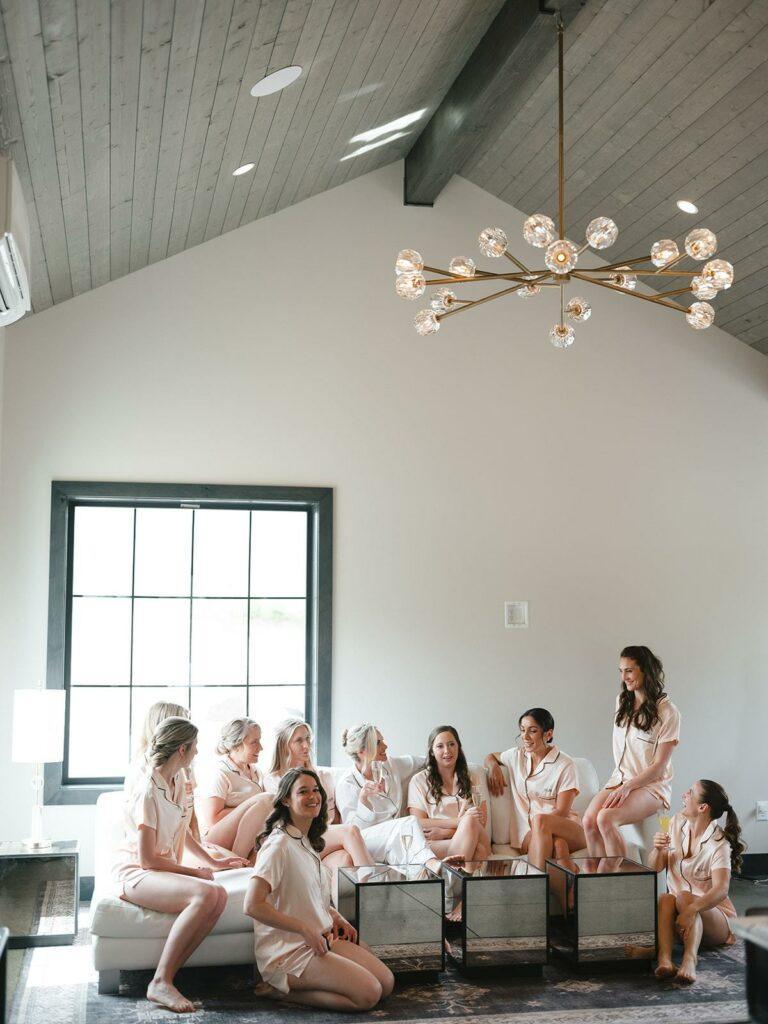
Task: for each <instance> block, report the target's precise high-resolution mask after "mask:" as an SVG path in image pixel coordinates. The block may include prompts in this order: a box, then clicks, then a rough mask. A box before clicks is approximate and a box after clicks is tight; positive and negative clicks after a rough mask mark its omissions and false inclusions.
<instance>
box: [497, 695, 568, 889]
mask: <svg viewBox="0 0 768 1024" xmlns="http://www.w3.org/2000/svg"><path fill="white" fill-rule="evenodd" d="M518 727H519V729H520V741H521V745H520V746H516V747H511V748H510V749H509V750H505V751H504V753H502V754H489V755H488V757H486V759H485V764H486V767H487V769H488V788H489V789H490V791H491V793H492V794H493V795H494V796H500V795H501V794H502V793H503V792H504V777H503V775H502V773H501V765H502V764H503V765H504V766H505V767H506V768H507V770H508V772H509V779H510V790H511V797H512V811H513V817H512V828H513V829H514V830H515V833H514V834H511V835H510V839H509V841H510V844H511V845H512V846H516V847H517V848H518V849H519V850H520V852H521V853H524V854H526V855H527V857H528V860H529V861H530V862H531V863H532V864H535V865H536V867H537V868H540V869H541V870H542V871H544V870H545V863H546V860H547V858H548V857H552V856H553V855H554V856H555V857H567V856H568V855H569V853H575V852H576V850H581V849H583V848H584V847H585V846H586V839H585V836H584V829H583V828H582V826H581V819H580V818H579V816H578V814H577V813H576V812H575V811H574V810H573V801H574V800H575V799H576V797H577V796H578V794H579V783H578V778H577V776H576V768H575V766H574V763H573V760H572V758H570V757H569V756H568V755H567V754H566V753H564V752H563V751H562V750H558V748H557V747H556V746H555V745H554V743H553V742H552V740H553V738H554V733H555V720H554V718H553V717H552V715H551V714H550V712H549V711H547V710H546V708H530V709H529V710H528V711H524V712H523V714H522V715H521V716H520V719H519V721H518Z"/></svg>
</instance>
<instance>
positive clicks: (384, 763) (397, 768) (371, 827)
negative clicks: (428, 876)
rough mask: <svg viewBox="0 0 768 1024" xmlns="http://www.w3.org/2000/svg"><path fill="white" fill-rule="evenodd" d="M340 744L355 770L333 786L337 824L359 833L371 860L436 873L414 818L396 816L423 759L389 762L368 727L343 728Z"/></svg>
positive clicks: (379, 739) (435, 862) (392, 759)
mask: <svg viewBox="0 0 768 1024" xmlns="http://www.w3.org/2000/svg"><path fill="white" fill-rule="evenodd" d="M341 742H342V745H343V746H344V750H345V752H346V753H347V754H348V755H349V757H351V758H352V761H353V762H354V767H352V768H350V769H349V771H348V772H346V773H345V774H344V775H342V777H341V778H340V779H339V781H338V782H337V783H336V806H337V807H338V809H339V813H340V815H341V820H342V821H343V822H345V823H346V824H352V825H356V826H357V827H358V828H359V829H360V831H361V832H362V834H363V839H364V841H365V845H366V847H367V848H368V852H369V853H370V855H371V856H372V857H373V859H374V860H375V861H377V862H384V863H386V864H405V863H406V862H410V863H413V864H428V865H430V866H431V867H433V868H434V869H438V868H439V861H438V859H437V858H436V856H435V853H434V851H433V850H432V849H430V847H429V845H428V843H427V840H426V838H425V836H424V832H423V831H422V828H421V823H420V822H419V821H418V819H417V818H415V817H413V816H412V815H409V816H407V817H400V815H401V814H402V813H403V805H404V803H405V794H406V791H407V788H408V779H409V778H410V777H411V775H412V774H413V772H414V770H415V769H417V768H421V766H422V765H423V764H424V758H417V757H411V756H403V757H387V744H386V743H385V742H384V737H383V736H382V735H381V733H380V732H379V730H378V729H377V728H376V726H375V725H371V724H369V723H367V722H365V723H362V724H361V725H356V726H354V727H353V728H351V729H345V730H344V732H343V734H342V737H341ZM374 773H375V774H376V775H377V776H378V777H377V778H375V777H374ZM406 844H407V845H406Z"/></svg>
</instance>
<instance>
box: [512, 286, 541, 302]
mask: <svg viewBox="0 0 768 1024" xmlns="http://www.w3.org/2000/svg"><path fill="white" fill-rule="evenodd" d="M540 291H541V287H540V286H539V285H537V284H524V285H523V287H522V288H518V289H517V294H518V295H519V296H520V298H521V299H527V298H528V297H529V296H531V295H538V294H539V292H540Z"/></svg>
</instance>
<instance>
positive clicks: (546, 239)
mask: <svg viewBox="0 0 768 1024" xmlns="http://www.w3.org/2000/svg"><path fill="white" fill-rule="evenodd" d="M523 238H524V239H525V240H526V242H528V244H529V245H535V246H536V248H537V249H546V247H547V246H548V245H550V244H551V243H552V242H554V240H555V239H556V238H557V234H556V232H555V222H554V221H553V220H552V218H551V217H547V216H546V214H543V213H534V214H533V216H532V217H529V218H528V219H527V220H526V222H525V224H523Z"/></svg>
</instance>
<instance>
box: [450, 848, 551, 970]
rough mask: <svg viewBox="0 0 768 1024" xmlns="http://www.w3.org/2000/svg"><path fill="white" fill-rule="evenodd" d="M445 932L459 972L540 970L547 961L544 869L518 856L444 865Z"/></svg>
mask: <svg viewBox="0 0 768 1024" xmlns="http://www.w3.org/2000/svg"><path fill="white" fill-rule="evenodd" d="M444 870H445V872H446V911H447V912H448V913H449V914H451V913H453V915H455V916H456V918H457V920H456V922H455V923H453V924H452V923H449V924H448V927H447V930H446V944H447V947H448V954H449V956H450V957H451V960H452V961H453V962H454V963H455V964H456V966H457V967H459V968H460V969H461V970H467V971H470V970H476V969H478V968H487V967H511V968H519V969H520V973H526V974H530V973H541V967H542V965H543V964H545V963H546V962H547V958H548V943H547V925H548V915H547V893H548V888H549V879H548V877H547V874H546V872H544V871H540V870H539V869H538V868H536V867H534V866H533V865H532V864H529V863H528V861H527V860H525V859H524V858H522V857H514V858H510V859H507V860H484V861H467V862H466V863H464V864H463V865H455V866H454V865H448V864H446V865H444Z"/></svg>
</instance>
